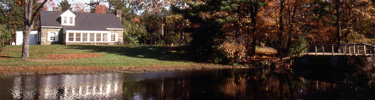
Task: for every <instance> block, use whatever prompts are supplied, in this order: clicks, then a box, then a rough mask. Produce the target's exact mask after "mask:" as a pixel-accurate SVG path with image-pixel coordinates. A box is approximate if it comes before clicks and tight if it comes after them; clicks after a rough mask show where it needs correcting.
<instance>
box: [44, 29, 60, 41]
mask: <svg viewBox="0 0 375 100" xmlns="http://www.w3.org/2000/svg"><path fill="white" fill-rule="evenodd" d="M52 33H54V35H55V40H51V36H52ZM47 41H59V32H57V31H48V33H47Z"/></svg>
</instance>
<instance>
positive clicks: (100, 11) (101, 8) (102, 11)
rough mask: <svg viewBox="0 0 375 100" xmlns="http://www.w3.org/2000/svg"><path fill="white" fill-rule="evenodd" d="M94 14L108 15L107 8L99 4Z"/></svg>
mask: <svg viewBox="0 0 375 100" xmlns="http://www.w3.org/2000/svg"><path fill="white" fill-rule="evenodd" d="M94 13H98V14H105V13H107V7H106V6H105V5H103V4H98V5H96V6H95V12H94Z"/></svg>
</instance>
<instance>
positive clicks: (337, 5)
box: [336, 0, 341, 44]
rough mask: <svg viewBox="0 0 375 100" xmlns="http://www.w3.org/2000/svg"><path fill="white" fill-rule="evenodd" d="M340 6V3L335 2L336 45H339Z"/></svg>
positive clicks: (338, 0)
mask: <svg viewBox="0 0 375 100" xmlns="http://www.w3.org/2000/svg"><path fill="white" fill-rule="evenodd" d="M340 5H341V1H340V0H336V17H337V18H336V29H337V31H336V32H337V33H336V37H337V44H341V23H340V17H341V16H340Z"/></svg>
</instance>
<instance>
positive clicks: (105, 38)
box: [51, 32, 118, 42]
mask: <svg viewBox="0 0 375 100" xmlns="http://www.w3.org/2000/svg"><path fill="white" fill-rule="evenodd" d="M57 34H58V33H57ZM57 34H56V36H55V37H51V38H52V39H57V38H58V37H57ZM117 38H118V36H117V33H88V32H67V41H70V42H116V41H117Z"/></svg>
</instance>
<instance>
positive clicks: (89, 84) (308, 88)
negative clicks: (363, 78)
mask: <svg viewBox="0 0 375 100" xmlns="http://www.w3.org/2000/svg"><path fill="white" fill-rule="evenodd" d="M325 80H326V79H324V80H312V79H306V78H305V77H303V76H301V75H297V74H294V72H293V71H290V70H274V69H271V68H262V69H226V70H208V71H192V72H159V73H130V74H129V73H108V74H88V75H42V76H38V75H35V76H22V77H13V78H0V81H1V82H0V86H1V87H2V88H0V97H1V98H2V99H40V100H44V99H49V100H50V99H55V100H56V99H65V100H71V99H125V100H253V99H257V100H259V99H261V100H264V99H266V100H270V99H271V100H273V99H288V100H289V99H374V98H375V97H374V96H372V94H374V93H375V89H373V88H372V87H364V86H362V85H361V84H357V83H356V84H345V83H343V82H339V83H335V82H327V81H325ZM358 80H359V79H358ZM352 95H354V96H352Z"/></svg>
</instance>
